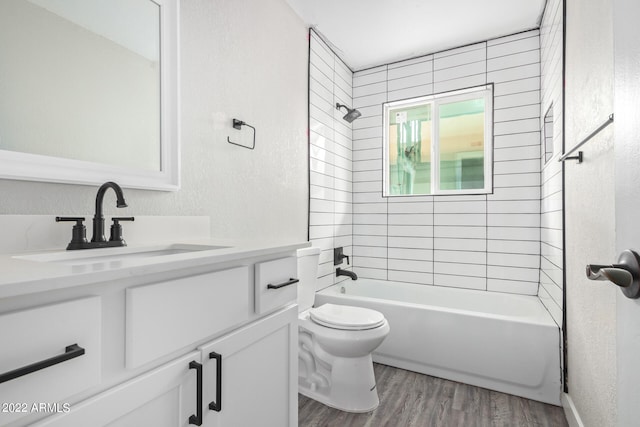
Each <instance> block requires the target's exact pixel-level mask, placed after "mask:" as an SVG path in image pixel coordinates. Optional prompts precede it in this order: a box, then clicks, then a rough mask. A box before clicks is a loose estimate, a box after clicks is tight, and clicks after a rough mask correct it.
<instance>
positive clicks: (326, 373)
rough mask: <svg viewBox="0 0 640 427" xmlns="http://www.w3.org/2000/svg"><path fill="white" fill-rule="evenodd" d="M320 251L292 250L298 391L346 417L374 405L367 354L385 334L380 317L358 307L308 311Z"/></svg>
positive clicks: (375, 397)
mask: <svg viewBox="0 0 640 427" xmlns="http://www.w3.org/2000/svg"><path fill="white" fill-rule="evenodd" d="M319 254H320V250H319V249H318V248H305V249H300V250H298V277H299V278H300V283H299V287H298V307H299V315H298V362H299V363H298V391H299V392H300V393H301V394H303V395H305V396H307V397H310V398H311V399H314V400H317V401H319V402H322V403H324V404H325V405H327V406H331V407H333V408H336V409H340V410H343V411H348V412H368V411H371V410H373V409H375V408H376V407H377V406H378V404H379V399H378V392H377V390H376V382H375V376H374V373H373V361H372V359H371V353H372V352H373V350H375V349H376V348H377V347H378V346H379V345H380V344H381V343H382V341H383V340H384V339H385V337H386V336H387V334H388V333H389V324H388V322H387V320H386V319H385V318H384V316H383V315H382V313H380V312H378V311H375V310H370V309H367V308H362V307H351V306H345V305H336V304H324V305H321V306H319V307H312V304H313V302H314V300H315V282H316V275H317V269H318V259H319Z"/></svg>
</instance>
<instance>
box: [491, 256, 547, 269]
mask: <svg viewBox="0 0 640 427" xmlns="http://www.w3.org/2000/svg"><path fill="white" fill-rule="evenodd" d="M487 264H488V265H495V266H504V267H524V268H534V269H539V268H540V257H539V256H538V255H526V254H505V253H499V252H498V253H496V252H492V253H489V254H488V256H487Z"/></svg>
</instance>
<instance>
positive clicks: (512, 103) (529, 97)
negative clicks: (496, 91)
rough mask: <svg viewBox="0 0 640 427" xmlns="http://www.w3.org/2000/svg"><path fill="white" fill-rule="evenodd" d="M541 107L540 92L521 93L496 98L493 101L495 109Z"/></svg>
mask: <svg viewBox="0 0 640 427" xmlns="http://www.w3.org/2000/svg"><path fill="white" fill-rule="evenodd" d="M533 104H537V105H540V91H539V90H531V91H528V92H520V93H515V94H510V95H502V96H496V97H495V98H494V99H493V108H495V109H496V110H497V109H501V108H511V107H518V106H521V105H533Z"/></svg>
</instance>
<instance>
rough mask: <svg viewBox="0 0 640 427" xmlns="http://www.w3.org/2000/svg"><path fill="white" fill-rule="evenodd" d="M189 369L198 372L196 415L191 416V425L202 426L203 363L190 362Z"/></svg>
mask: <svg viewBox="0 0 640 427" xmlns="http://www.w3.org/2000/svg"><path fill="white" fill-rule="evenodd" d="M189 369H195V370H196V381H197V384H196V411H197V412H196V415H191V416H189V424H195V425H197V426H201V425H202V363H198V362H196V361H195V360H192V361H191V362H189Z"/></svg>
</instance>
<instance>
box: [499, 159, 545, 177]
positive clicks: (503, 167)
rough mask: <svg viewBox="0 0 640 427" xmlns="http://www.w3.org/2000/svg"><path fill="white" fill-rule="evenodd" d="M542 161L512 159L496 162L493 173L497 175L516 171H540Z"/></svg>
mask: <svg viewBox="0 0 640 427" xmlns="http://www.w3.org/2000/svg"><path fill="white" fill-rule="evenodd" d="M539 172H540V161H539V160H538V159H529V160H510V161H504V162H495V163H494V164H493V173H494V174H495V175H510V174H514V173H539Z"/></svg>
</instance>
